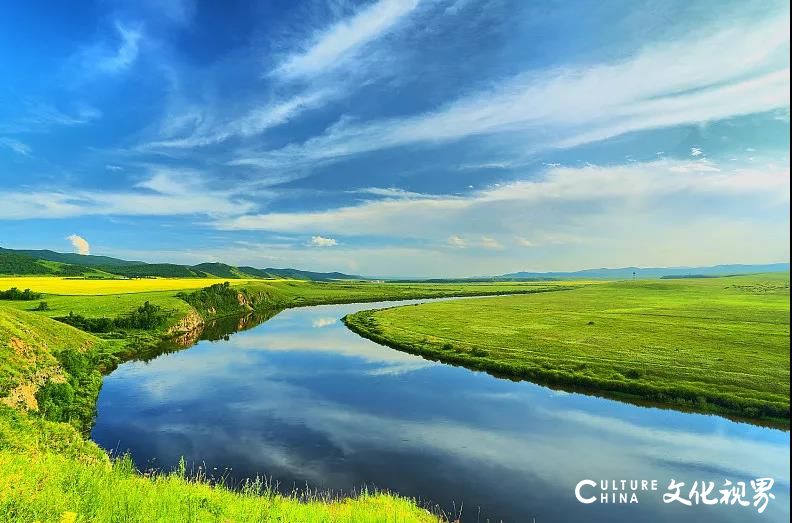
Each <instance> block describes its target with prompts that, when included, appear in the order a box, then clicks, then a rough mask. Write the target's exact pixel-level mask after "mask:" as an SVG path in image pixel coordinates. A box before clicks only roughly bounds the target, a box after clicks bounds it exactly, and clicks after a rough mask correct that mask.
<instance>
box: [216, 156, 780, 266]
mask: <svg viewBox="0 0 792 523" xmlns="http://www.w3.org/2000/svg"><path fill="white" fill-rule="evenodd" d="M424 196H425V197H423V198H413V197H405V198H395V197H394V198H386V199H377V200H370V201H367V202H364V203H360V204H356V205H351V206H345V207H339V208H335V209H330V210H326V211H318V212H310V211H306V212H290V213H279V212H273V213H267V214H258V215H244V216H237V217H228V218H224V219H220V220H218V221H217V222H216V226H217V227H218V228H220V229H227V230H265V231H271V232H280V233H294V234H301V233H306V232H313V231H317V232H319V233H321V234H323V235H333V236H335V235H341V236H349V235H353V236H354V235H361V236H367V237H370V236H377V237H381V238H385V239H388V240H389V241H391V242H396V241H398V242H405V241H411V242H414V243H412V245H417V246H419V247H412V248H411V252H410V253H403V254H402V255H400V258H399V260H400V261H399V264H396V265H393V264H392V263H391V262H390V261H388V260H386V259H385V256H384V255H383V256H380V255H379V254H377V253H366V254H363V253H362V252H358V251H357V250H356V249H354V248H349V249H346V250H344V251H339V252H336V254H338V255H339V258H338V260H341V259H342V256H350V257H351V256H355V259H357V260H359V261H360V262H361V268H362V270H363V273H364V274H388V272H386V269H385V268H386V267H387V268H388V270H389V271H393V272H389V273H390V274H427V273H429V272H431V273H432V274H438V275H440V274H445V275H449V272H453V273H454V274H453V275H464V274H466V273H467V274H470V273H471V272H473V273H476V272H479V273H481V274H487V273H492V272H493V271H494V270H496V269H494V267H495V266H500V267H503V270H502V272H510V270H509V269H515V270H517V269H526V268H532V269H537V270H539V269H541V270H550V269H553V270H556V269H559V268H565V269H577V268H584V267H583V266H609V265H610V266H613V265H625V264H626V265H630V264H636V265H637V264H641V263H643V264H645V265H658V264H661V265H662V264H665V265H685V264H707V263H722V262H724V261H726V260H733V261H735V262H738V261H745V262H750V261H757V262H758V261H771V260H774V259H778V260H784V259H788V253H787V252H786V251H787V250H788V246H789V240H788V237H787V236H788V221H786V220H779V219H778V216H787V215H788V207H789V176H788V168H787V166H776V167H775V168H770V167H769V166H756V167H751V168H747V167H745V166H744V165H736V166H735V164H733V163H729V166H728V168H727V167H726V166H719V165H715V164H713V163H712V162H704V161H700V160H688V161H676V160H664V159H660V160H656V161H652V162H645V163H640V162H636V163H627V164H625V165H616V166H593V165H590V166H585V167H580V168H571V167H557V168H549V169H547V171H545V173H544V174H542V175H540V176H537V177H536V178H533V179H529V180H519V181H514V182H511V183H504V184H501V186H499V187H492V188H489V189H484V190H480V191H473V192H471V193H469V194H468V195H466V196H464V197H460V196H443V195H439V196H431V195H424ZM625 216H629V219H625ZM768 217H772V219H770V218H768ZM427 224H431V227H427ZM528 226H530V229H531V238H530V240H528V239H525V238H523V235H524V234H525V230H526V227H528ZM482 238H488V239H489V240H483V239H482ZM515 238H517V241H515ZM521 239H522V240H521ZM523 240H524V241H523ZM432 245H434V246H437V247H436V248H433V247H431V246H432ZM440 245H448V246H452V247H457V248H455V249H442V248H441V247H440ZM427 246H428V247H427ZM497 246H500V247H501V253H500V254H499V256H498V259H497V260H493V259H492V256H491V255H490V256H489V257H487V256H486V255H485V252H484V251H486V248H487V247H489V248H497ZM525 247H532V248H531V249H529V250H526V249H525ZM748 253H755V255H756V256H755V257H754V255H753V254H750V255H749V254H748ZM749 258H751V259H749ZM295 259H300V257H299V255H296V254H295ZM322 263H324V261H322ZM527 264H530V265H531V266H530V267H526V265H527ZM450 267H453V269H449V268H450ZM396 271H398V272H396Z"/></svg>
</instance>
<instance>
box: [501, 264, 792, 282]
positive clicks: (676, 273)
mask: <svg viewBox="0 0 792 523" xmlns="http://www.w3.org/2000/svg"><path fill="white" fill-rule="evenodd" d="M788 270H789V263H767V264H759V265H744V264H732V265H713V266H709V267H621V268H615V269H607V268H601V269H584V270H581V271H572V272H512V273H509V274H504V275H502V276H498V277H497V278H499V279H507V280H518V279H520V280H521V279H528V278H531V279H532V278H584V279H585V278H588V279H600V280H628V279H631V278H633V276H635V277H636V278H638V279H654V278H664V277H694V276H698V277H712V276H732V275H738V274H755V273H760V272H782V271H788Z"/></svg>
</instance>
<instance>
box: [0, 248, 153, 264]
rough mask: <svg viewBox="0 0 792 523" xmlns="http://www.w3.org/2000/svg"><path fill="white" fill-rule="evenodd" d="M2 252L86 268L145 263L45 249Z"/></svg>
mask: <svg viewBox="0 0 792 523" xmlns="http://www.w3.org/2000/svg"><path fill="white" fill-rule="evenodd" d="M0 250H3V251H13V252H15V253H17V254H26V255H28V256H31V257H33V258H36V259H39V260H48V261H55V262H60V263H72V264H75V265H84V266H86V267H99V266H112V265H142V264H145V262H141V261H129V260H120V259H118V258H110V257H109V256H94V255H93V254H75V253H73V252H55V251H50V250H46V249H40V250H25V249H2V248H0Z"/></svg>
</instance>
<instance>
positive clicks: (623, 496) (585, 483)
mask: <svg viewBox="0 0 792 523" xmlns="http://www.w3.org/2000/svg"><path fill="white" fill-rule="evenodd" d="M774 482H775V481H774V480H773V478H756V479H752V480H751V481H750V482H748V484H749V485H750V486H751V490H752V491H753V495H752V496H749V493H748V489H747V485H746V482H745V481H736V482H732V481H731V480H729V479H726V480H724V482H723V485H722V488H720V489H719V490H717V491H716V490H715V482H714V481H694V482H693V484H692V485H691V486H690V488H689V489H684V488H685V482H684V481H676V480H674V479H671V481H670V483H669V484H668V488H667V491H668V492H666V493H665V494H663V502H664V503H679V504H681V505H684V506H686V507H690V506H693V505H699V504H701V505H733V506H740V507H749V506H751V505H752V504H753V506H754V507H756V510H757V512H759V513H760V514H761V513H762V512H764V511H765V509H766V508H767V504H768V503H770V500H771V499H775V494H773V493H772V492H770V489H772V488H773V484H774ZM683 489H684V490H683ZM653 491H657V480H656V479H652V480H646V479H641V480H638V479H630V480H627V479H621V480H599V481H594V480H593V479H583V480H580V481H578V483H577V485H575V497H576V498H577V500H578V501H579V502H580V503H583V504H585V505H590V504H592V503H597V502H599V503H601V504H634V503H638V494H639V493H643V492H653ZM685 493H686V495H685ZM751 501H753V503H751Z"/></svg>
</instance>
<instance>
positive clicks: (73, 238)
mask: <svg viewBox="0 0 792 523" xmlns="http://www.w3.org/2000/svg"><path fill="white" fill-rule="evenodd" d="M66 239H67V240H69V241H70V242H71V244H72V247H74V248H75V249H76V250H77V253H78V254H83V255H85V254H91V245H90V244H89V243H88V240H86V239H85V238H83V237H82V236H80V235H78V234H70V235H69V236H67V237H66Z"/></svg>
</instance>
